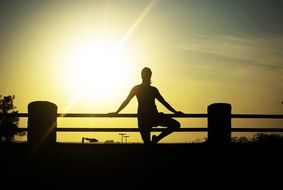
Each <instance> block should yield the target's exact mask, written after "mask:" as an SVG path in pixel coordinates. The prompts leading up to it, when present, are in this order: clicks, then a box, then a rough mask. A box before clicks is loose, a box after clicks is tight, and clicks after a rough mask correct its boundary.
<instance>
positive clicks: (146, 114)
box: [112, 67, 183, 144]
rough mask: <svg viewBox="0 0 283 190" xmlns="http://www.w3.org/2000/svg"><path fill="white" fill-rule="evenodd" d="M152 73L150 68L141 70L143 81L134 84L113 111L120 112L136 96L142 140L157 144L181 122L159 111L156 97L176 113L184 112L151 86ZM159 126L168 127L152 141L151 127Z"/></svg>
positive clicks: (153, 137) (154, 136) (146, 142)
mask: <svg viewBox="0 0 283 190" xmlns="http://www.w3.org/2000/svg"><path fill="white" fill-rule="evenodd" d="M151 75H152V72H151V70H150V68H148V67H145V68H143V69H142V72H141V78H142V83H141V84H139V85H136V86H134V87H133V88H132V90H131V91H130V93H129V95H128V97H127V98H126V99H125V100H124V102H123V103H122V104H121V106H120V107H119V108H118V110H117V111H116V112H114V113H112V114H118V113H119V112H120V111H121V110H122V109H124V108H125V107H126V106H127V105H128V103H129V102H130V100H131V99H132V98H133V97H134V96H136V97H137V100H138V127H139V131H140V134H141V137H142V140H143V142H144V143H145V144H149V143H151V142H152V143H153V144H156V143H158V142H159V141H160V140H161V139H163V138H164V137H165V136H167V135H169V134H170V133H172V132H173V131H175V130H177V129H179V128H180V123H179V122H178V121H176V120H175V119H173V118H171V117H169V116H168V115H165V114H164V113H162V112H158V110H157V107H156V105H155V99H157V100H158V101H159V102H160V103H162V104H163V105H164V106H165V107H166V108H167V109H168V110H170V111H171V112H173V113H175V114H183V113H182V112H180V111H176V110H175V109H174V108H173V107H172V106H170V105H169V104H168V103H167V102H166V101H165V100H164V98H163V97H162V96H161V94H160V93H159V91H158V89H157V88H156V87H153V86H151ZM157 126H162V127H166V129H165V130H163V131H162V132H161V133H160V134H159V135H158V136H156V135H153V136H152V141H151V140H150V132H151V129H152V127H157Z"/></svg>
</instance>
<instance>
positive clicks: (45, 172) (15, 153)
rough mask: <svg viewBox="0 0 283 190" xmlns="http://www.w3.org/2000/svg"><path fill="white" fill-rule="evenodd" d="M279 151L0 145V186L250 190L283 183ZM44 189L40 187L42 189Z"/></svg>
mask: <svg viewBox="0 0 283 190" xmlns="http://www.w3.org/2000/svg"><path fill="white" fill-rule="evenodd" d="M282 148H283V146H282V145H255V144H231V145H226V146H221V147H219V146H212V145H208V144H158V145H155V146H145V145H143V144H60V143H59V144H56V145H55V146H53V147H48V148H42V149H39V150H38V151H35V152H32V151H31V150H29V149H28V147H27V144H25V143H22V144H11V145H1V146H0V149H1V160H0V161H1V183H2V185H3V183H7V184H9V185H11V184H19V185H22V186H25V187H27V188H28V187H31V186H33V185H36V186H37V187H44V186H46V185H55V184H56V185H58V184H59V185H60V184H61V185H64V186H66V187H67V186H72V185H81V187H83V186H91V187H93V188H92V189H95V188H94V187H98V186H100V187H101V186H104V187H110V186H111V187H113V188H119V189H153V188H154V187H157V189H161V188H164V187H165V188H168V187H174V189H196V188H190V187H197V189H202V187H209V188H211V189H216V188H217V189H219V188H224V189H253V188H255V187H257V186H258V187H263V186H266V187H269V189H273V188H270V187H274V189H275V186H278V185H280V186H281V187H282V186H283V183H282V182H281V181H282V179H283V154H282V151H283V149H282ZM42 185H44V186H42Z"/></svg>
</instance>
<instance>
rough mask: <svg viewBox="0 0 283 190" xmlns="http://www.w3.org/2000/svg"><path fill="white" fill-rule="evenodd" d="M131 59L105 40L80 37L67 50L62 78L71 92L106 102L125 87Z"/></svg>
mask: <svg viewBox="0 0 283 190" xmlns="http://www.w3.org/2000/svg"><path fill="white" fill-rule="evenodd" d="M132 56H133V54H132V53H131V52H129V51H125V50H122V49H121V48H117V45H116V44H115V43H114V42H111V41H109V40H107V39H100V40H95V39H93V38H92V37H89V38H86V37H84V38H83V39H81V40H79V41H77V42H74V43H73V44H71V45H70V46H69V48H68V51H67V57H66V59H65V62H66V64H67V65H68V66H67V67H66V68H65V78H67V80H68V83H69V86H70V87H71V88H72V89H73V90H77V91H80V92H82V91H83V93H82V94H91V96H92V97H93V98H99V99H100V100H101V99H103V98H108V97H109V96H112V95H113V94H116V93H119V91H121V90H123V89H124V86H125V85H128V84H129V79H130V78H131V77H132V75H131V73H132V68H131V63H133V61H134V60H133V57H132Z"/></svg>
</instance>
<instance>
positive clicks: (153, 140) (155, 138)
mask: <svg viewBox="0 0 283 190" xmlns="http://www.w3.org/2000/svg"><path fill="white" fill-rule="evenodd" d="M151 143H152V144H157V143H158V139H157V136H156V135H153V136H152V140H151Z"/></svg>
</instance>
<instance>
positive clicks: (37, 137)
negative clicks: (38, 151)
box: [27, 101, 57, 149]
mask: <svg viewBox="0 0 283 190" xmlns="http://www.w3.org/2000/svg"><path fill="white" fill-rule="evenodd" d="M56 127H57V106H56V105H55V104H53V103H51V102H48V101H35V102H31V103H29V105H28V130H27V131H28V135H27V137H28V139H27V140H28V144H29V145H30V147H32V148H33V149H34V148H39V147H40V146H44V147H45V146H51V145H54V144H55V143H56Z"/></svg>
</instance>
